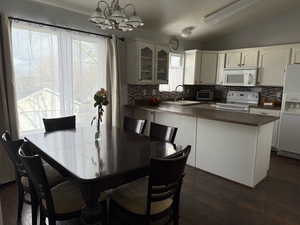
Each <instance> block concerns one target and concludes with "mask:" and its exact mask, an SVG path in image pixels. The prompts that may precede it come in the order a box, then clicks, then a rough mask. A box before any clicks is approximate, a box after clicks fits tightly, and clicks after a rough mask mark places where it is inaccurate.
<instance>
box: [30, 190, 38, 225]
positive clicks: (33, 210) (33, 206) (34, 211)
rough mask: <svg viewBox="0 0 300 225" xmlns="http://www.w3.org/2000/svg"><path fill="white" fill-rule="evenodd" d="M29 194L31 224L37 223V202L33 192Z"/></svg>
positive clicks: (35, 224)
mask: <svg viewBox="0 0 300 225" xmlns="http://www.w3.org/2000/svg"><path fill="white" fill-rule="evenodd" d="M30 196H31V219H32V225H37V213H38V202H37V197H36V195H35V193H30Z"/></svg>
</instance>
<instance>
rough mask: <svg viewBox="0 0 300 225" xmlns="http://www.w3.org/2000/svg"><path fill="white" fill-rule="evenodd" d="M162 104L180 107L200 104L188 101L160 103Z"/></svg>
mask: <svg viewBox="0 0 300 225" xmlns="http://www.w3.org/2000/svg"><path fill="white" fill-rule="evenodd" d="M162 103H164V104H170V105H181V106H185V105H198V104H201V102H199V101H188V100H180V101H165V102H162Z"/></svg>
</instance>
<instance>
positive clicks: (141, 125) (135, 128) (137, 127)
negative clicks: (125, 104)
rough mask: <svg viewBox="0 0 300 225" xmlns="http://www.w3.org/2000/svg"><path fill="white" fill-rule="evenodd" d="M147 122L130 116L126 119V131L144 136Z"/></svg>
mask: <svg viewBox="0 0 300 225" xmlns="http://www.w3.org/2000/svg"><path fill="white" fill-rule="evenodd" d="M146 124H147V121H146V120H138V119H134V118H131V117H128V116H125V117H124V130H125V131H131V132H134V133H137V134H143V133H144V131H145V128H146Z"/></svg>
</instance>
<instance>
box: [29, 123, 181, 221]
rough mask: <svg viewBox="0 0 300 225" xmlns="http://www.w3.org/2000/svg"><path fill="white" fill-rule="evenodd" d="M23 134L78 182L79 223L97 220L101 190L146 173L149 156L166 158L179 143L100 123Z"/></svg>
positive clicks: (38, 152) (40, 152) (46, 159)
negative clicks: (79, 198) (80, 208)
mask: <svg viewBox="0 0 300 225" xmlns="http://www.w3.org/2000/svg"><path fill="white" fill-rule="evenodd" d="M96 133H97V134H99V133H98V132H96V131H95V129H93V128H91V127H78V128H76V129H72V130H61V131H54V132H49V133H44V132H41V133H34V134H29V135H26V137H25V140H26V141H28V142H30V143H32V144H33V145H34V146H35V147H36V148H35V151H36V153H37V154H39V155H40V157H41V158H42V159H43V160H44V161H46V162H47V163H49V164H50V165H51V166H53V167H54V168H56V169H57V170H58V171H59V172H61V173H62V174H63V175H64V176H65V177H66V178H67V179H69V180H70V181H71V182H73V183H74V185H78V186H79V188H80V191H81V194H82V197H83V199H84V202H85V207H84V208H83V209H82V212H81V223H82V224H88V225H90V224H93V225H94V224H101V214H102V213H103V212H102V211H103V209H102V207H101V204H99V202H98V198H99V196H100V194H101V193H103V192H105V191H107V190H111V189H114V188H117V187H119V186H121V185H123V184H126V183H129V182H131V181H134V180H137V179H139V178H142V177H145V176H147V175H149V171H150V170H149V169H150V159H151V158H166V157H169V156H171V155H173V154H175V153H176V152H177V151H180V150H182V147H181V146H176V145H174V144H172V143H168V142H163V141H160V140H158V139H154V138H151V137H148V136H145V135H139V134H136V133H133V132H128V131H125V130H124V129H122V128H117V127H111V126H101V128H100V136H99V135H98V136H99V137H98V136H97V137H95V134H96Z"/></svg>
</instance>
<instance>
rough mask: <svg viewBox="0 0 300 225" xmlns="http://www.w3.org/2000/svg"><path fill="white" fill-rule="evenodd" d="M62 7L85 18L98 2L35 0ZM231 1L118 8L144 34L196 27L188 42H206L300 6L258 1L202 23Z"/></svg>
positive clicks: (144, 1)
mask: <svg viewBox="0 0 300 225" xmlns="http://www.w3.org/2000/svg"><path fill="white" fill-rule="evenodd" d="M35 1H39V2H42V3H46V4H50V5H54V6H57V7H61V8H65V9H68V10H72V11H75V12H79V13H82V14H86V15H87V17H88V15H90V14H91V13H92V12H93V10H94V9H95V8H96V5H97V0H84V1H83V0H35ZM233 1H234V0H120V4H121V5H125V4H127V3H132V4H134V5H135V6H136V9H137V12H138V14H139V15H140V16H141V17H142V18H143V20H144V22H145V26H144V27H143V28H142V29H143V30H144V31H150V32H156V33H158V34H163V35H168V36H180V33H181V31H182V30H183V29H184V28H186V27H190V26H192V27H195V29H194V30H193V34H192V35H191V37H190V38H189V39H190V40H200V41H201V40H206V39H208V38H211V37H216V36H220V35H224V34H228V33H230V32H233V31H236V30H238V29H241V28H243V27H245V26H249V25H251V24H255V23H257V24H259V23H261V22H263V21H264V20H268V19H271V18H272V17H275V16H276V15H280V14H281V13H285V12H286V11H288V10H290V9H292V8H295V7H300V1H299V0H259V1H256V3H255V4H254V5H252V6H251V7H249V8H247V9H244V10H242V11H240V12H239V13H237V14H235V15H234V16H232V17H230V18H227V19H225V20H224V21H222V22H220V23H218V24H216V25H212V24H205V23H204V22H203V21H202V17H204V16H206V15H207V14H209V13H212V12H214V11H215V10H217V9H219V8H222V7H224V6H226V5H227V4H229V3H231V2H233Z"/></svg>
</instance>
